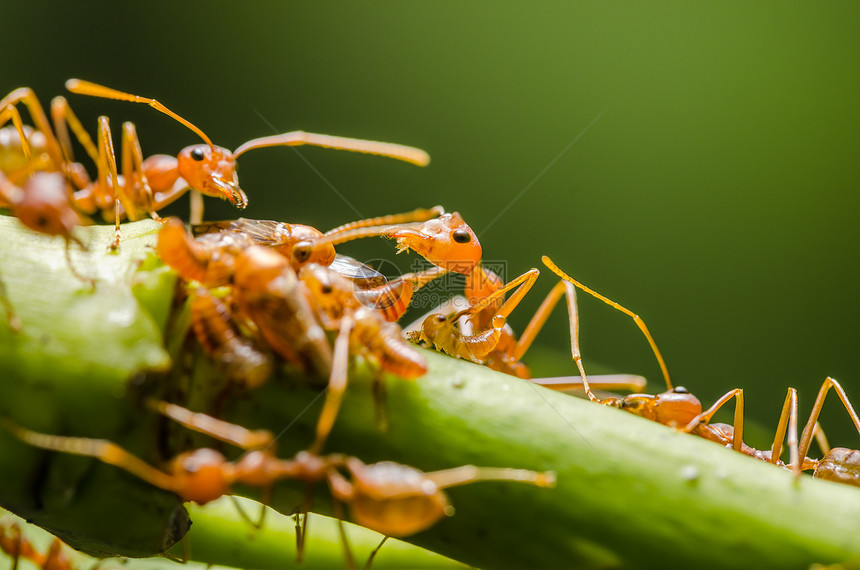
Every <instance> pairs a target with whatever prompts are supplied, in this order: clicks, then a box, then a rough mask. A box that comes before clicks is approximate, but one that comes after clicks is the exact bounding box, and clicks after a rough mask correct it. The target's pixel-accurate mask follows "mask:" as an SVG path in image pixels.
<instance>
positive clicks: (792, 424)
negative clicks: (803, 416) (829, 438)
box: [770, 388, 801, 477]
mask: <svg viewBox="0 0 860 570" xmlns="http://www.w3.org/2000/svg"><path fill="white" fill-rule="evenodd" d="M786 428H787V429H788V451H789V455H788V457H789V462H788V467H789V469H791V471H792V472H793V473H794V474H795V476H797V477H799V476H800V472H801V471H800V468H801V466H800V461H799V456H798V446H797V390H795V389H794V388H789V389H788V393H787V394H786V395H785V402H783V404H782V412H780V414H779V423H778V424H777V426H776V433H775V434H774V436H773V445H772V446H771V448H770V462H771V463H773V464H774V465H776V462H777V461H779V456H780V455H782V442H783V440H784V439H785V435H786Z"/></svg>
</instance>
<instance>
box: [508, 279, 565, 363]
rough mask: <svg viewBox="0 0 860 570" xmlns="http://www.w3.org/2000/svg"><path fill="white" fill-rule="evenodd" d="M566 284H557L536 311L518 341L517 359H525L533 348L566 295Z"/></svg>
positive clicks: (560, 282)
mask: <svg viewBox="0 0 860 570" xmlns="http://www.w3.org/2000/svg"><path fill="white" fill-rule="evenodd" d="M566 284H567V281H559V282H558V283H556V284H555V286H554V287H553V288H552V289H551V290H550V292H549V293H548V294H547V296H546V298H544V300H543V303H541V305H540V307H538V310H537V311H535V314H534V316H533V317H532V319H531V320H530V321H529V324H528V325H526V328H525V330H523V334H522V335H520V338H519V340H518V341H517V345H516V348H515V349H514V354H513V356H514V358H515V359H517V360H522V359H523V356H525V354H526V351H528V349H529V347H531V345H532V342H534V340H535V337H537V334H538V333H539V332H540V330H541V329H542V328H543V326H544V324H546V320H547V319H548V318H549V315H550V313H552V311H553V309H555V306H556V305H557V304H558V301H559V299H561V296H562V295H563V294H564V292H565V287H566V286H567V285H566ZM573 294H574V295H575V294H576V291H574V292H573Z"/></svg>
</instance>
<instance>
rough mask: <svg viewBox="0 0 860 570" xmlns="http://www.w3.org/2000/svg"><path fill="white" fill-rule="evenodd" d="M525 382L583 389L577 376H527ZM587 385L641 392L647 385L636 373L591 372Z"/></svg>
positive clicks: (594, 387)
mask: <svg viewBox="0 0 860 570" xmlns="http://www.w3.org/2000/svg"><path fill="white" fill-rule="evenodd" d="M526 381H527V382H531V383H532V384H537V385H538V386H543V387H544V388H549V389H550V390H557V391H560V392H565V391H568V390H577V389H579V390H581V389H583V387H584V386H583V384H582V378H580V377H579V376H558V377H552V378H527V379H526ZM588 385H589V387H590V388H591V389H592V390H605V391H607V392H619V391H625V392H633V393H641V392H643V391H644V390H645V387H646V386H647V385H648V381H647V380H645V377H644V376H638V375H636V374H592V375H591V376H590V377H589V379H588Z"/></svg>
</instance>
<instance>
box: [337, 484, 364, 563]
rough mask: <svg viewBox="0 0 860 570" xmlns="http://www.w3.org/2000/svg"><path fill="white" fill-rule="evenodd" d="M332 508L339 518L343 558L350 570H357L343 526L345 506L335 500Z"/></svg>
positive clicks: (338, 526)
mask: <svg viewBox="0 0 860 570" xmlns="http://www.w3.org/2000/svg"><path fill="white" fill-rule="evenodd" d="M332 507H333V509H332V510H333V511H334V515H335V516H336V517H337V528H338V532H339V534H340V540H341V542H342V544H343V557H344V559H345V565H346V567H347V568H348V569H349V570H357V569H358V565H357V564H356V563H355V558H354V557H353V556H352V549H351V548H350V547H349V540H348V539H347V537H346V528H345V527H344V526H343V518H344V516H345V515H344V512H343V505H341V504H340V501H338V500H337V499H335V500H334V501H332Z"/></svg>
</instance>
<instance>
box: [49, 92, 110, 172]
mask: <svg viewBox="0 0 860 570" xmlns="http://www.w3.org/2000/svg"><path fill="white" fill-rule="evenodd" d="M51 119H52V121H53V122H54V130H55V131H56V134H57V139H58V141H59V143H60V147H61V148H62V150H63V156H64V157H65V159H66V161H68V162H72V161H73V160H74V153H73V152H72V139H71V137H70V136H69V127H71V129H72V132H74V133H75V138H77V139H78V142H80V143H81V146H83V147H84V150H86V152H87V154H88V155H89V156H90V159H91V160H92V161H93V162H95V163H96V164H98V162H99V152H98V150H97V148H96V145H95V143H93V139H92V138H90V135H89V133H87V131H86V129H84V127H83V125H82V124H81V121H80V120H78V117H77V116H76V115H75V114H74V113H73V112H72V108H71V107H70V106H69V102H68V101H67V100H66V98H65V97H63V96H57V97H54V98H53V99H52V100H51Z"/></svg>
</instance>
